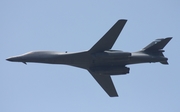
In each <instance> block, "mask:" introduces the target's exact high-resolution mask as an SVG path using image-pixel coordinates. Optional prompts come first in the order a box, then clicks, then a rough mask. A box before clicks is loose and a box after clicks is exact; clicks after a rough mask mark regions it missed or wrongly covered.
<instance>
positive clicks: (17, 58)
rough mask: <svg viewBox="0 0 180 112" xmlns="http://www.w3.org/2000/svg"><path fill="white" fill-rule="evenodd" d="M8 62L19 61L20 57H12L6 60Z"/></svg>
mask: <svg viewBox="0 0 180 112" xmlns="http://www.w3.org/2000/svg"><path fill="white" fill-rule="evenodd" d="M6 60H7V61H18V60H19V57H10V58H7V59H6Z"/></svg>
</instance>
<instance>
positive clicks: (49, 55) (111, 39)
mask: <svg viewBox="0 0 180 112" xmlns="http://www.w3.org/2000/svg"><path fill="white" fill-rule="evenodd" d="M126 22H127V20H124V19H121V20H118V21H117V22H116V23H115V24H114V26H112V28H111V29H110V30H109V31H108V32H107V33H106V34H105V35H104V36H103V37H102V38H101V39H100V40H99V41H98V42H97V43H96V44H95V45H94V46H93V47H92V48H91V49H89V50H88V51H82V52H75V53H69V52H65V53H61V52H54V51H33V52H28V53H26V54H23V55H19V56H14V57H10V58H8V59H6V60H8V61H12V62H23V63H25V64H26V63H27V62H35V63H48V64H65V65H70V66H74V67H79V68H83V69H86V70H88V71H89V73H90V74H91V75H92V76H93V77H94V79H95V80H96V81H97V82H98V83H99V85H100V86H101V87H102V88H103V89H104V91H106V93H107V94H108V95H109V96H110V97H117V96H118V94H117V92H116V89H115V87H114V84H113V82H112V79H111V75H123V74H127V73H129V70H130V69H129V68H128V67H127V66H126V65H130V64H137V63H152V62H160V63H161V64H165V65H167V64H168V62H167V60H168V58H166V57H164V55H163V52H164V50H163V48H164V47H165V46H166V44H167V43H168V42H169V41H170V40H171V39H172V37H168V38H162V39H156V40H155V41H153V42H152V43H150V44H149V45H147V46H146V47H144V48H143V49H142V50H140V51H137V52H124V51H120V50H111V48H112V46H113V45H114V43H115V41H116V39H117V37H118V36H119V34H120V32H121V31H122V29H123V27H124V25H125V24H126Z"/></svg>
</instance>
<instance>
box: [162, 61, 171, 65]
mask: <svg viewBox="0 0 180 112" xmlns="http://www.w3.org/2000/svg"><path fill="white" fill-rule="evenodd" d="M160 63H161V64H163V65H168V64H169V63H168V62H167V61H161V62H160Z"/></svg>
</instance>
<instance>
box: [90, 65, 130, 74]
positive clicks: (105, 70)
mask: <svg viewBox="0 0 180 112" xmlns="http://www.w3.org/2000/svg"><path fill="white" fill-rule="evenodd" d="M129 70H130V69H129V68H128V67H119V66H118V67H117V66H116V67H94V68H92V71H93V72H95V73H97V74H100V75H122V74H127V73H129Z"/></svg>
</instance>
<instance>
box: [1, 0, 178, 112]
mask: <svg viewBox="0 0 180 112" xmlns="http://www.w3.org/2000/svg"><path fill="white" fill-rule="evenodd" d="M179 6H180V2H179V1H178V0H158V1H157V0H151V1H146V0H136V1H132V0H126V1H120V0H112V1H111V2H110V1H109V2H108V1H107V0H106V1H104V0H98V1H94V2H93V1H86V0H75V1H73V0H71V1H70V0H69V1H68V0H66V1H62V0H46V1H44V0H1V1H0V14H1V17H0V39H1V41H0V51H1V55H0V64H1V70H0V90H1V92H0V112H50V111H51V112H60V111H62V112H63V111H64V112H70V111H73V112H93V111H96V112H98V111H99V112H110V111H111V112H113V111H114V112H170V111H171V112H178V111H180V106H179V102H180V87H179V86H180V81H179V80H180V75H179V71H178V70H179V68H180V67H179V63H180V62H179V61H180V60H179V56H180V52H179V48H180V44H179V43H180V22H179V20H180V14H179V12H180V7H179ZM118 19H128V22H127V24H126V25H125V27H124V29H123V31H122V33H121V35H120V36H119V38H118V40H117V41H116V43H115V45H114V47H113V49H120V50H124V51H136V50H140V49H141V48H143V47H145V46H146V45H147V44H149V43H150V42H151V41H153V40H155V39H156V38H165V37H171V36H172V37H173V39H172V40H171V41H170V43H169V44H168V45H167V46H166V47H165V50H166V52H165V55H166V56H167V57H168V58H169V63H170V65H168V66H165V65H161V64H159V63H155V64H138V65H131V66H129V67H130V68H131V70H130V74H128V75H122V76H120V75H119V76H113V81H114V84H115V87H116V89H117V92H118V94H119V97H117V98H110V97H109V96H108V95H107V94H106V93H105V92H104V91H103V90H102V88H101V87H100V86H99V85H98V84H97V82H96V81H95V80H94V79H93V78H92V76H91V75H90V74H89V73H88V72H87V71H85V70H82V69H79V68H75V67H70V66H64V65H48V64H36V63H29V64H28V65H27V66H26V65H24V64H22V63H10V62H7V61H6V60H5V59H6V58H7V57H10V56H14V55H19V54H22V53H26V52H29V51H34V50H53V51H60V52H64V51H69V52H76V51H81V50H88V49H89V48H91V47H92V46H93V45H94V44H95V43H96V42H97V41H98V40H99V39H100V38H101V37H102V36H103V35H104V34H105V33H106V31H108V30H109V28H110V27H111V26H112V25H113V24H114V23H115V22H116V21H117V20H118Z"/></svg>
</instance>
